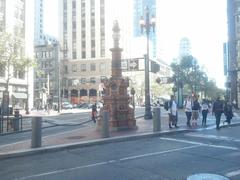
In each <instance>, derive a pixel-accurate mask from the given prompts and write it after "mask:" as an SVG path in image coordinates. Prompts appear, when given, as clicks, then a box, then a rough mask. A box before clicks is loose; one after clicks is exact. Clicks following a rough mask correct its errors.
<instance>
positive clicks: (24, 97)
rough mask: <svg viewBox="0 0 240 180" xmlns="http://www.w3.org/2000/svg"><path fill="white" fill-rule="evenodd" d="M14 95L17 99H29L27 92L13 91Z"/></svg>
mask: <svg viewBox="0 0 240 180" xmlns="http://www.w3.org/2000/svg"><path fill="white" fill-rule="evenodd" d="M12 96H13V97H15V98H16V99H27V94H26V93H12Z"/></svg>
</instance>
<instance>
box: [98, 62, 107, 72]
mask: <svg viewBox="0 0 240 180" xmlns="http://www.w3.org/2000/svg"><path fill="white" fill-rule="evenodd" d="M99 70H100V72H106V64H105V63H101V64H100V67H99Z"/></svg>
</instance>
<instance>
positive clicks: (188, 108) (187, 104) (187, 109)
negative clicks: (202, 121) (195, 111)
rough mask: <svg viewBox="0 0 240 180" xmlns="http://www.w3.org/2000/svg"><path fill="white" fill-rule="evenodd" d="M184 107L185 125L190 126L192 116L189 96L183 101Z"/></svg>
mask: <svg viewBox="0 0 240 180" xmlns="http://www.w3.org/2000/svg"><path fill="white" fill-rule="evenodd" d="M184 108H185V113H186V116H187V126H188V127H191V124H190V121H191V117H192V98H191V96H188V97H187V99H186V100H185V102H184Z"/></svg>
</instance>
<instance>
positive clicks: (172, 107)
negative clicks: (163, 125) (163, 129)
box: [168, 95, 178, 129]
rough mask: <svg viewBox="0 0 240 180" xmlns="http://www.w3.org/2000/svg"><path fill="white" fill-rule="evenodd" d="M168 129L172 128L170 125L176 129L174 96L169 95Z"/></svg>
mask: <svg viewBox="0 0 240 180" xmlns="http://www.w3.org/2000/svg"><path fill="white" fill-rule="evenodd" d="M168 115H169V128H170V129H171V128H172V125H174V126H175V127H176V128H178V126H177V103H176V101H175V96H173V95H171V100H170V101H169V111H168Z"/></svg>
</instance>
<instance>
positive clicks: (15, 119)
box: [13, 109, 20, 131]
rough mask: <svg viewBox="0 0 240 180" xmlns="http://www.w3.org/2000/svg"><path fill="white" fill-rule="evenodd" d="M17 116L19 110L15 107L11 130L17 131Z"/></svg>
mask: <svg viewBox="0 0 240 180" xmlns="http://www.w3.org/2000/svg"><path fill="white" fill-rule="evenodd" d="M19 118H20V114H19V110H18V109H16V110H15V111H14V118H13V130H14V131H19Z"/></svg>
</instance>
